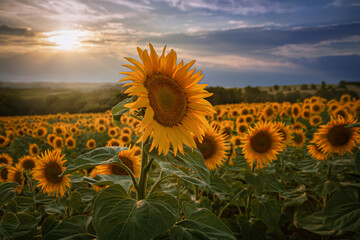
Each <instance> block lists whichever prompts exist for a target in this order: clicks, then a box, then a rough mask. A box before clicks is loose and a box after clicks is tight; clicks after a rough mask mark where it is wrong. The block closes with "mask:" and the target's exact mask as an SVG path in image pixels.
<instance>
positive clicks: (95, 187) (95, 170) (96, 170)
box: [89, 166, 109, 192]
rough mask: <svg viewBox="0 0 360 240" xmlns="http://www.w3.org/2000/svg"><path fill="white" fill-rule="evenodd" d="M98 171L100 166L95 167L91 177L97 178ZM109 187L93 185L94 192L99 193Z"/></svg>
mask: <svg viewBox="0 0 360 240" xmlns="http://www.w3.org/2000/svg"><path fill="white" fill-rule="evenodd" d="M98 169H99V166H96V167H94V169H93V170H92V171H91V173H90V175H89V177H91V178H94V177H96V176H97V175H98ZM108 186H109V185H94V184H93V185H92V187H93V188H94V190H96V191H98V192H99V191H101V190H103V189H104V188H107V187H108Z"/></svg>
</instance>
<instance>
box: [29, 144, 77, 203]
mask: <svg viewBox="0 0 360 240" xmlns="http://www.w3.org/2000/svg"><path fill="white" fill-rule="evenodd" d="M64 157H65V155H61V151H60V150H53V151H49V150H48V151H46V152H45V153H42V154H41V156H38V162H37V166H36V167H35V168H34V169H33V177H34V179H35V180H37V181H38V182H39V184H38V185H37V187H41V188H42V190H43V192H44V193H46V194H47V195H49V196H51V195H55V196H58V195H59V193H60V195H61V196H64V194H65V192H66V190H67V188H69V187H70V178H69V176H68V175H64V176H61V177H59V175H60V174H61V173H62V172H63V171H64V170H65V167H64V163H65V162H66V160H64V159H63V158H64Z"/></svg>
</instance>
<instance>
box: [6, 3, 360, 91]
mask: <svg viewBox="0 0 360 240" xmlns="http://www.w3.org/2000/svg"><path fill="white" fill-rule="evenodd" d="M149 42H151V43H152V44H153V45H154V47H155V49H156V50H157V51H158V52H160V53H161V51H162V49H163V47H164V46H165V45H166V46H167V50H170V49H174V50H175V51H176V52H177V56H178V59H179V60H181V59H183V60H184V62H189V61H191V60H196V63H195V65H194V67H196V69H197V70H202V71H203V74H204V79H203V80H202V82H203V83H206V84H209V86H223V87H245V86H273V85H275V84H277V85H292V84H311V83H315V84H317V83H321V82H322V81H325V82H326V83H338V82H339V81H340V80H345V81H360V1H358V0H326V1H325V0H316V1H313V0H302V1H295V0H285V1H275V0H274V1H273V0H188V1H186V0H152V1H150V0H124V1H122V0H61V1H59V0H48V1H47V0H0V81H3V82H30V81H47V82H48V81H57V82H64V81H65V82H113V83H116V82H117V81H119V80H120V79H121V78H122V77H124V76H122V75H119V73H120V72H122V71H126V70H127V69H126V68H125V67H123V66H122V65H123V64H127V61H126V60H125V59H124V57H132V58H135V59H139V57H138V56H137V50H136V48H137V47H140V48H142V49H144V48H147V49H148V44H149ZM19 84H20V83H19Z"/></svg>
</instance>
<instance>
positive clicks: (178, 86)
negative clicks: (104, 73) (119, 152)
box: [121, 44, 215, 155]
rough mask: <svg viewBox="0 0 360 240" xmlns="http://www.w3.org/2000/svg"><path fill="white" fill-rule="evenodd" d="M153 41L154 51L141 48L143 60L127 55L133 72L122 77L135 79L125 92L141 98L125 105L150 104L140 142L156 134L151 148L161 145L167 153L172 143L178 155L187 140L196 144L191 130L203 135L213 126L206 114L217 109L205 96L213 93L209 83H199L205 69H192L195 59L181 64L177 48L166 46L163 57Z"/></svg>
mask: <svg viewBox="0 0 360 240" xmlns="http://www.w3.org/2000/svg"><path fill="white" fill-rule="evenodd" d="M149 45H150V55H149V53H148V51H147V50H142V49H140V48H138V49H137V50H138V53H139V56H140V59H141V61H142V63H141V62H139V61H137V60H135V59H132V58H126V59H127V60H128V61H129V62H131V63H132V64H134V66H133V65H124V66H125V67H128V68H129V69H131V70H132V72H123V73H122V74H125V75H128V76H127V77H124V78H123V79H122V80H121V81H128V80H131V81H133V82H131V83H128V84H126V85H130V86H131V87H130V88H128V89H127V90H126V91H125V93H129V95H130V96H132V95H137V96H139V98H138V99H137V100H136V101H135V102H134V103H129V104H126V105H125V106H126V107H129V108H132V109H138V108H146V110H145V116H144V119H143V120H142V121H141V122H140V123H139V127H140V131H143V134H142V136H141V137H140V138H139V140H138V141H139V142H140V141H145V140H146V139H147V138H148V137H149V136H150V137H151V138H153V142H152V146H151V149H152V148H154V147H158V151H159V154H160V153H161V152H163V153H164V154H167V153H168V151H169V147H170V144H171V145H172V147H173V149H174V153H175V155H176V153H177V151H178V150H179V151H181V152H183V143H185V144H186V145H188V146H189V147H192V148H194V147H196V144H195V141H194V140H193V138H192V136H191V133H193V134H194V135H195V136H196V138H199V139H201V138H202V136H203V135H204V132H205V130H206V129H207V128H208V127H209V124H208V122H207V120H206V115H210V114H212V113H215V111H214V109H213V107H212V105H211V104H210V103H209V102H208V101H206V100H205V99H204V98H206V97H210V96H211V95H212V94H210V93H208V92H207V91H206V90H204V89H205V87H206V86H207V85H206V84H202V85H200V84H198V83H199V82H200V81H201V79H202V78H203V75H201V71H198V72H196V73H195V71H196V69H195V68H194V69H193V70H190V68H191V67H192V65H193V64H194V63H195V61H191V62H189V63H188V64H185V65H184V62H183V61H181V62H180V63H179V64H177V55H176V53H175V51H174V50H171V51H170V53H168V54H167V55H165V47H164V50H163V53H162V55H161V56H160V57H159V56H158V55H157V53H156V52H155V50H154V48H153V46H152V45H151V44H149Z"/></svg>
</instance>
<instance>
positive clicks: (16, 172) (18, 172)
mask: <svg viewBox="0 0 360 240" xmlns="http://www.w3.org/2000/svg"><path fill="white" fill-rule="evenodd" d="M8 182H16V183H17V184H19V186H17V187H16V188H15V191H16V192H17V193H19V194H20V193H21V191H22V189H23V187H24V182H25V178H24V169H23V168H22V167H21V165H20V164H15V166H14V167H10V168H9V174H8Z"/></svg>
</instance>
